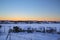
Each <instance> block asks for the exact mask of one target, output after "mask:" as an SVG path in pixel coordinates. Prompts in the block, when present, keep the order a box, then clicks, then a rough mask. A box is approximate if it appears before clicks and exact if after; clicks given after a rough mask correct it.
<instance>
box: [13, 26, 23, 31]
mask: <svg viewBox="0 0 60 40" xmlns="http://www.w3.org/2000/svg"><path fill="white" fill-rule="evenodd" d="M21 30H22V29H20V28H19V27H18V26H15V27H13V32H20V31H21Z"/></svg>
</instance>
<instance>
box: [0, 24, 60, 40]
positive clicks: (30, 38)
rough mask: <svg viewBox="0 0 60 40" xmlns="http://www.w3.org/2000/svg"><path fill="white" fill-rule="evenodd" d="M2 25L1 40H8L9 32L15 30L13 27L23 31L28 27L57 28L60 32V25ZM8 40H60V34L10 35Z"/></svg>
mask: <svg viewBox="0 0 60 40" xmlns="http://www.w3.org/2000/svg"><path fill="white" fill-rule="evenodd" d="M0 25H2V28H1V29H0V30H2V33H0V40H6V37H7V34H8V30H9V29H10V28H13V26H19V27H21V28H23V29H27V28H28V27H32V28H37V29H39V28H40V27H45V28H46V27H56V28H57V31H60V24H0ZM7 40H60V35H59V34H52V33H38V32H34V33H26V32H25V33H23V32H20V33H10V35H9V36H8V39H7Z"/></svg>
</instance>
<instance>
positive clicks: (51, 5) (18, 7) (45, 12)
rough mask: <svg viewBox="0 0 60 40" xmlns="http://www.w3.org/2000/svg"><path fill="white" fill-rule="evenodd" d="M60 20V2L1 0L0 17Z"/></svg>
mask: <svg viewBox="0 0 60 40" xmlns="http://www.w3.org/2000/svg"><path fill="white" fill-rule="evenodd" d="M14 16H16V17H37V18H38V17H51V18H52V17H54V18H60V0H0V17H14Z"/></svg>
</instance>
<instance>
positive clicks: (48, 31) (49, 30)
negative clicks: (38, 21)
mask: <svg viewBox="0 0 60 40" xmlns="http://www.w3.org/2000/svg"><path fill="white" fill-rule="evenodd" d="M55 31H56V29H53V28H52V27H47V28H46V32H47V33H54V32H55Z"/></svg>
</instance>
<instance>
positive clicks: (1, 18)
mask: <svg viewBox="0 0 60 40" xmlns="http://www.w3.org/2000/svg"><path fill="white" fill-rule="evenodd" d="M0 20H14V21H17V20H38V21H60V18H46V17H40V18H28V17H12V18H11V17H6V18H3V17H0Z"/></svg>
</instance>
